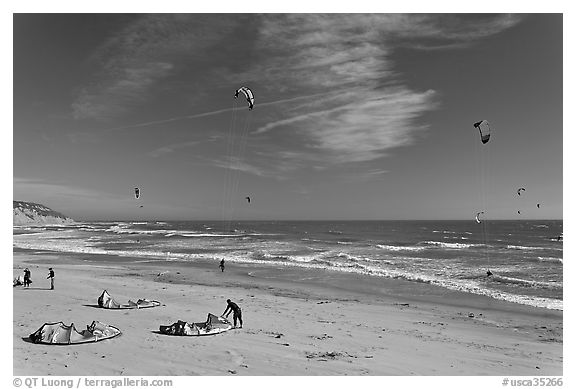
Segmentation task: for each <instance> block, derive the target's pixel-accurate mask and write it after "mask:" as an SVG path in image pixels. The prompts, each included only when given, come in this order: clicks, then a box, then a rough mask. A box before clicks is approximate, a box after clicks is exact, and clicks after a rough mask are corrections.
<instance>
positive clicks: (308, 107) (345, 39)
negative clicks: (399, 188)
mask: <svg viewBox="0 0 576 389" xmlns="http://www.w3.org/2000/svg"><path fill="white" fill-rule="evenodd" d="M519 19H520V18H519V17H517V16H510V15H486V16H484V15H481V16H473V15H472V16H469V15H413V14H410V15H397V14H392V15H386V14H329V15H323V14H288V15H286V14H273V15H265V16H263V17H262V20H261V25H260V29H259V37H258V42H257V47H258V50H260V51H261V52H262V53H263V54H262V56H261V57H260V58H259V61H258V62H256V63H254V66H253V68H252V69H251V70H250V71H249V72H248V73H246V74H242V75H241V78H243V79H257V80H258V86H259V87H260V88H261V89H262V88H264V92H266V93H268V94H273V93H276V94H278V95H279V96H282V98H283V99H284V100H285V103H284V104H282V106H281V107H277V108H276V110H275V111H274V114H269V116H270V117H271V119H270V120H267V121H266V122H265V123H263V124H261V125H259V126H258V127H257V128H256V130H255V131H254V134H256V135H262V136H264V135H265V134H267V133H270V132H272V131H277V130H288V131H290V133H291V134H294V136H297V137H298V139H300V140H301V144H300V152H299V153H298V158H304V159H305V160H309V161H314V162H315V163H318V161H319V159H321V158H319V155H321V156H322V158H323V159H324V162H323V163H324V165H325V166H329V165H331V164H334V163H347V162H362V161H369V160H373V159H377V158H380V157H382V156H383V155H385V153H386V151H387V150H389V149H392V148H396V147H401V146H406V145H409V144H411V143H412V142H414V140H415V137H416V136H417V134H418V133H419V132H422V131H423V130H425V129H426V125H425V124H422V123H421V119H422V116H423V115H424V114H425V113H426V112H429V111H432V110H434V109H436V108H438V106H439V104H440V101H439V100H438V93H436V92H435V91H433V90H414V89H412V88H410V87H408V86H406V85H403V83H402V79H401V77H400V76H401V74H400V73H399V70H398V69H395V61H394V51H395V49H396V48H398V47H400V46H403V47H405V46H410V47H413V48H416V47H419V48H422V49H427V50H428V49H438V48H439V47H443V48H448V47H452V48H457V47H460V48H462V47H465V46H466V45H470V44H472V42H474V40H478V39H481V38H483V37H486V36H490V35H492V34H496V33H499V32H501V31H503V30H504V29H506V28H509V27H511V26H512V25H514V24H516V23H517V22H518V21H519ZM306 95H314V96H315V97H314V98H311V99H306V101H304V102H303V101H301V99H296V98H295V99H293V100H291V99H290V97H298V96H306ZM256 101H257V102H256V109H257V108H258V95H257V96H256ZM273 109H274V107H268V108H267V111H269V112H271V111H272V110H273ZM267 136H270V137H272V136H273V135H267ZM287 151H289V150H287ZM284 155H286V156H288V155H289V153H286V154H284Z"/></svg>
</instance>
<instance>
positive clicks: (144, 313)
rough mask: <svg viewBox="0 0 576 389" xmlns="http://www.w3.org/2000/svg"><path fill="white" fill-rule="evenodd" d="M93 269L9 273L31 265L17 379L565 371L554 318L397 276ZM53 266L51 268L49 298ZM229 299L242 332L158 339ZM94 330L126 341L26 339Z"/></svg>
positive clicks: (43, 258)
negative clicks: (133, 306) (104, 305)
mask: <svg viewBox="0 0 576 389" xmlns="http://www.w3.org/2000/svg"><path fill="white" fill-rule="evenodd" d="M96 259H97V260H95V258H90V257H85V256H82V257H81V256H78V255H62V254H57V255H56V254H50V253H34V252H31V251H20V250H19V251H15V252H14V265H13V266H14V275H15V276H16V275H18V274H21V273H22V271H23V269H24V268H25V267H29V268H30V270H31V271H32V279H33V284H32V286H31V287H30V288H29V289H24V288H23V287H21V286H20V287H15V288H14V290H13V292H14V293H13V295H14V316H13V328H14V333H13V337H14V339H13V342H14V350H13V353H14V354H13V355H14V359H13V369H14V374H15V375H63V376H64V375H80V374H82V375H118V376H122V375H126V376H134V375H145V376H155V375H164V376H170V375H172V376H194V375H251V376H263V375H264V376H277V375H291V376H294V375H354V376H359V375H378V376H380V375H381V376H389V375H392V376H410V375H440V376H458V375H496V376H497V375H508V376H509V375H530V376H535V375H542V376H558V375H562V374H563V368H562V365H563V351H562V345H563V339H562V327H563V324H562V323H563V321H562V312H561V311H551V310H546V309H538V308H533V307H529V306H522V305H518V304H512V303H506V302H503V301H496V300H493V299H490V298H484V297H482V296H472V295H468V294H463V293H455V292H450V293H447V292H445V291H439V290H438V289H439V288H433V287H431V286H429V285H424V284H421V285H419V284H415V283H408V282H403V281H399V280H390V279H378V280H375V281H374V283H373V284H372V283H371V282H364V283H362V284H359V283H358V282H356V281H359V280H354V279H353V278H351V277H348V276H347V275H343V276H341V279H337V278H331V279H330V281H329V282H326V283H325V284H320V283H318V282H317V280H318V278H315V280H316V281H315V282H314V283H310V282H307V279H308V278H309V277H307V276H310V272H304V271H302V270H299V271H295V270H284V271H276V273H274V272H275V270H274V269H266V268H255V267H254V266H250V267H245V266H241V265H236V264H235V265H230V266H227V268H226V271H225V272H224V273H221V272H220V271H219V270H218V269H217V262H216V261H212V262H210V261H206V262H198V263H195V264H186V265H184V264H181V263H177V264H175V263H161V264H159V263H150V262H141V263H138V262H136V263H135V261H134V259H129V258H118V257H109V258H102V257H100V258H96ZM106 259H107V260H106ZM48 267H54V269H55V271H56V282H55V284H56V287H55V290H49V281H48V280H46V273H47V269H48ZM273 274H276V275H277V276H276V277H273V276H271V275H273ZM298 277H300V278H298ZM104 289H106V290H108V292H109V293H110V294H111V295H112V296H113V297H114V298H115V299H116V300H117V301H119V302H126V301H127V300H128V299H132V300H136V299H138V298H148V299H155V300H159V301H161V302H162V303H163V304H164V305H163V306H161V307H158V308H152V309H143V310H116V311H115V310H105V309H100V308H98V305H97V298H98V296H99V295H100V294H101V293H102V291H103V290H104ZM227 298H231V299H232V300H233V301H235V302H237V303H238V305H240V307H241V308H242V310H243V316H244V328H242V329H236V330H231V331H228V332H226V333H223V334H220V335H215V336H208V337H173V336H167V335H163V334H160V333H159V332H158V329H159V326H160V325H169V324H172V323H174V322H175V321H177V320H186V321H191V322H194V321H195V322H198V321H204V320H205V319H206V316H207V314H208V313H209V312H211V313H214V314H216V315H220V314H222V312H223V311H224V309H225V307H226V299H227ZM470 313H473V314H474V317H469V316H471V315H469V314H470ZM230 318H231V317H230ZM93 320H99V321H101V322H104V323H107V324H111V325H114V326H116V327H118V328H120V329H121V330H122V335H121V336H120V337H117V338H114V339H110V340H106V341H102V342H98V343H93V344H83V345H74V346H46V345H38V344H33V343H30V342H28V341H26V338H27V336H28V335H29V334H31V333H32V332H34V331H35V330H37V329H38V328H39V327H40V326H41V325H42V324H43V323H45V322H57V321H62V322H64V323H65V324H70V323H72V322H73V323H74V324H75V326H76V327H77V328H78V329H83V328H85V326H86V325H88V324H90V323H91V322H92V321H93Z"/></svg>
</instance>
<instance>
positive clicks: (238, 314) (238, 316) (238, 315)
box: [222, 299, 242, 328]
mask: <svg viewBox="0 0 576 389" xmlns="http://www.w3.org/2000/svg"><path fill="white" fill-rule="evenodd" d="M226 302H227V303H228V305H227V306H226V310H225V311H224V313H223V314H222V316H224V315H226V318H228V315H230V313H232V312H234V328H236V320H238V321H240V328H242V310H241V309H240V307H239V306H238V305H237V304H236V303H234V302H232V301H230V299H228V300H226Z"/></svg>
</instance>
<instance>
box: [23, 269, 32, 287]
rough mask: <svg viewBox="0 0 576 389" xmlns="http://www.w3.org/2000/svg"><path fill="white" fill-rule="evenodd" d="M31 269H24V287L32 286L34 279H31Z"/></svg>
mask: <svg viewBox="0 0 576 389" xmlns="http://www.w3.org/2000/svg"><path fill="white" fill-rule="evenodd" d="M30 274H31V273H30V269H28V268H26V269H24V287H25V288H27V287H29V286H30V284H31V283H32V280H31V279H30Z"/></svg>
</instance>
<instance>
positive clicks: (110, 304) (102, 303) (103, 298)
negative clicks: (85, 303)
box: [98, 290, 162, 309]
mask: <svg viewBox="0 0 576 389" xmlns="http://www.w3.org/2000/svg"><path fill="white" fill-rule="evenodd" d="M160 305H162V303H161V302H160V301H156V300H147V299H139V300H138V301H136V302H134V301H132V300H128V303H127V304H119V303H118V302H116V300H114V298H113V297H112V296H110V294H109V293H108V292H107V291H106V290H104V292H102V294H101V295H100V297H98V306H99V307H100V308H106V309H140V308H153V307H158V306H160Z"/></svg>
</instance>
